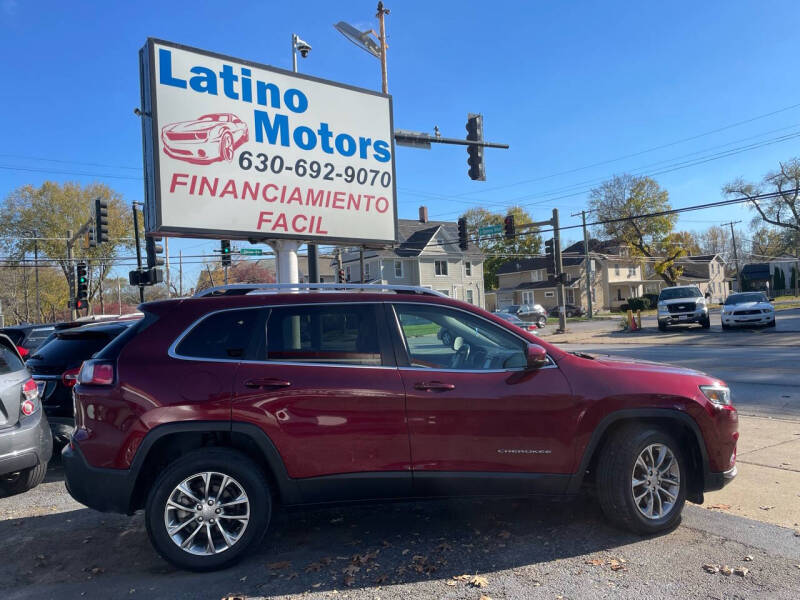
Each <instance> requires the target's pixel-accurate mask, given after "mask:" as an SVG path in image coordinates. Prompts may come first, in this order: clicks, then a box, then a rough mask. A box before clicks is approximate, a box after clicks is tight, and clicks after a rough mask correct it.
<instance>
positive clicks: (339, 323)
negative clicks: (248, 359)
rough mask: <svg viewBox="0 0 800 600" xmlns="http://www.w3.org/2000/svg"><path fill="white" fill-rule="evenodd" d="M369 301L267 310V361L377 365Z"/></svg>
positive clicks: (377, 348)
mask: <svg viewBox="0 0 800 600" xmlns="http://www.w3.org/2000/svg"><path fill="white" fill-rule="evenodd" d="M375 311H376V307H375V305H373V304H349V305H348V304H345V305H319V306H285V307H276V308H273V309H272V310H271V311H270V314H269V319H268V321H267V357H266V358H267V360H274V361H290V362H309V363H332V364H348V365H380V364H382V361H381V351H380V346H379V342H378V325H377V319H376V317H375Z"/></svg>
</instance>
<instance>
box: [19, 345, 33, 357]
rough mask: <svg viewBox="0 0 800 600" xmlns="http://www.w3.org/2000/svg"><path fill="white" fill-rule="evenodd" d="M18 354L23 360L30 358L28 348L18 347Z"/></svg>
mask: <svg viewBox="0 0 800 600" xmlns="http://www.w3.org/2000/svg"><path fill="white" fill-rule="evenodd" d="M17 352H19V355H20V356H21V357H22V359H23V360H25V359H27V358H28V355H29V354H30V351H29V350H28V349H27V348H23V347H22V346H17Z"/></svg>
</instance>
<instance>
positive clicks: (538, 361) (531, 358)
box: [525, 344, 550, 369]
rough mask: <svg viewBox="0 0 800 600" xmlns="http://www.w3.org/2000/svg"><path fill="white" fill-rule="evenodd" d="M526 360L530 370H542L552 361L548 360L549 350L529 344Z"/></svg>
mask: <svg viewBox="0 0 800 600" xmlns="http://www.w3.org/2000/svg"><path fill="white" fill-rule="evenodd" d="M525 360H526V364H527V367H528V369H541V368H542V367H544V366H546V365H547V364H548V362H549V360H550V359H548V358H547V350H545V349H544V348H542V347H541V346H540V345H539V344H528V346H527V348H525Z"/></svg>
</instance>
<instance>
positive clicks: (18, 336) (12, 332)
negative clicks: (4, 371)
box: [0, 329, 25, 346]
mask: <svg viewBox="0 0 800 600" xmlns="http://www.w3.org/2000/svg"><path fill="white" fill-rule="evenodd" d="M0 333H4V334H6V335H7V336H8V337H10V338H11V341H12V342H14V344H16V345H17V346H19V343H20V342H21V341H22V338H24V337H25V332H24V331H20V330H19V329H5V330H3V329H0Z"/></svg>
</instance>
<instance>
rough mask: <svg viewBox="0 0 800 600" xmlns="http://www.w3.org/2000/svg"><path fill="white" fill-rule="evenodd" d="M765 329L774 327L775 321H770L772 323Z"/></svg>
mask: <svg viewBox="0 0 800 600" xmlns="http://www.w3.org/2000/svg"><path fill="white" fill-rule="evenodd" d="M767 327H775V319H772V321H770V322H769V323H767Z"/></svg>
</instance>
